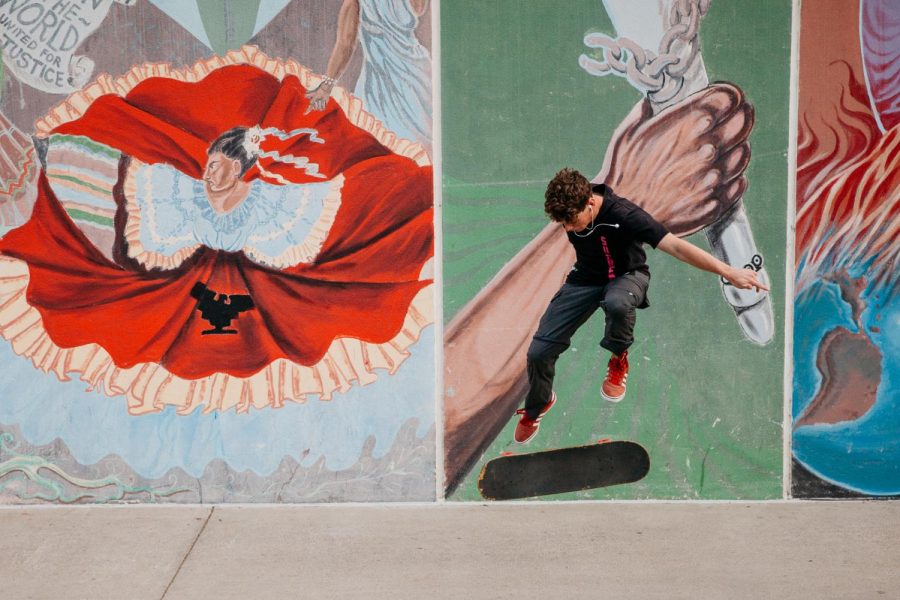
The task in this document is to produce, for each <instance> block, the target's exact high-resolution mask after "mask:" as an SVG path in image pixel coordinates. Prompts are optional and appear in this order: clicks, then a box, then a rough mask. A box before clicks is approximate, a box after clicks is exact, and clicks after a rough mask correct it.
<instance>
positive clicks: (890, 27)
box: [792, 0, 900, 497]
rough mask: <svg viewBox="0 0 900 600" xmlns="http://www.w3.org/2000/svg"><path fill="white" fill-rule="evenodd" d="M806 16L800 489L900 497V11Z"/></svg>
mask: <svg viewBox="0 0 900 600" xmlns="http://www.w3.org/2000/svg"><path fill="white" fill-rule="evenodd" d="M801 19H802V23H803V28H802V31H801V35H800V89H799V92H800V93H799V96H800V100H799V132H798V140H799V150H798V157H797V242H796V244H797V247H796V257H797V264H796V289H795V299H794V301H795V309H794V310H795V317H794V329H795V332H794V389H793V407H792V414H793V428H792V431H793V459H794V462H793V494H794V495H795V496H797V497H846V496H854V495H872V496H876V495H877V496H884V495H896V494H900V443H898V440H900V417H898V415H900V410H898V408H900V407H898V400H900V392H898V389H900V388H898V377H900V367H898V356H900V346H898V340H900V331H898V329H897V324H898V318H897V314H898V313H897V311H898V296H897V280H898V279H897V257H898V252H900V245H898V244H897V218H898V216H900V203H898V200H900V188H898V183H900V175H898V164H897V161H898V155H900V153H898V146H897V136H898V127H897V124H898V118H897V116H898V115H897V95H898V90H900V87H898V86H900V78H898V76H897V74H898V71H897V70H898V64H900V62H898V60H897V59H898V55H900V44H898V39H900V38H898V33H900V6H898V5H897V3H896V2H890V1H888V0H885V1H879V0H862V1H852V2H841V1H836V0H835V1H822V2H811V3H804V5H803V12H802V15H801Z"/></svg>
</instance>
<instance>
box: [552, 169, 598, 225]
mask: <svg viewBox="0 0 900 600" xmlns="http://www.w3.org/2000/svg"><path fill="white" fill-rule="evenodd" d="M590 198H591V184H590V182H589V181H588V180H587V178H586V177H585V176H584V175H582V174H581V173H579V172H578V171H576V170H575V169H569V168H565V169H562V170H560V171H559V172H558V173H557V174H556V175H554V176H553V179H551V180H550V183H549V184H548V185H547V191H546V192H545V193H544V212H546V213H547V216H549V217H550V218H551V219H552V220H554V221H556V222H557V223H570V222H571V221H572V220H573V219H575V216H576V215H578V213H580V212H581V211H583V210H584V207H585V206H586V205H587V202H588V200H590Z"/></svg>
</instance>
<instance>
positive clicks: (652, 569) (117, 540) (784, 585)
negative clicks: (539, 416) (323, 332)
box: [0, 501, 900, 600]
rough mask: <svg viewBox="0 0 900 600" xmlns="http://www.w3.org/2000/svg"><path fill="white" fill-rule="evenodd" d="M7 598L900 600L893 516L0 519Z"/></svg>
mask: <svg viewBox="0 0 900 600" xmlns="http://www.w3.org/2000/svg"><path fill="white" fill-rule="evenodd" d="M0 557H2V558H0V598H3V599H13V600H20V599H21V600H25V599H54V600H55V599H61V598H65V599H90V600H101V599H105V598H113V599H116V600H121V599H126V600H145V599H146V600H161V599H163V600H184V599H191V600H195V599H206V598H210V599H215V600H231V599H238V598H240V599H242V600H243V599H253V600H266V599H284V598H291V599H292V598H315V599H320V598H342V599H343V598H367V599H374V598H390V599H399V598H415V599H421V598H460V599H479V598H517V599H518V598H548V599H553V598H566V599H569V598H616V599H620V598H640V599H645V598H646V599H655V598H660V599H663V598H664V599H673V598H691V599H696V598H714V599H719V598H727V599H736V598H754V599H760V598H777V599H782V598H815V599H822V598H839V599H844V598H900V567H898V565H900V502H896V501H892V502H859V501H855V502H849V501H846V502H799V501H797V502H761V503H731V502H723V503H707V502H690V503H664V502H662V503H660V502H635V503H617V502H604V503H554V502H526V503H516V504H489V505H483V504H451V503H447V504H438V505H376V506H359V505H352V506H351V505H327V506H215V507H210V506H188V507H183V506H104V507H83V506H79V507H5V508H2V509H0Z"/></svg>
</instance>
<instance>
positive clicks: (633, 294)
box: [525, 271, 650, 418]
mask: <svg viewBox="0 0 900 600" xmlns="http://www.w3.org/2000/svg"><path fill="white" fill-rule="evenodd" d="M649 284H650V277H649V276H648V275H646V274H644V273H642V272H639V271H633V272H631V273H626V274H625V275H622V276H619V277H616V278H615V279H613V280H612V281H610V282H609V283H608V284H606V285H604V286H587V285H572V284H570V283H566V284H564V285H563V286H562V287H561V288H560V290H559V291H558V292H556V295H555V296H553V299H552V300H550V305H549V306H547V310H546V311H545V312H544V316H542V317H541V322H540V324H539V325H538V328H537V332H535V334H534V338H533V339H532V340H531V345H530V346H529V347H528V386H529V387H528V395H527V396H526V397H525V410H526V411H528V416H530V417H532V418H533V417H536V416H537V415H538V413H539V412H540V410H541V408H543V407H544V405H545V404H547V402H549V401H550V395H551V393H552V391H553V377H554V375H555V374H556V360H557V359H558V358H559V355H560V354H562V353H563V351H564V350H565V349H566V348H568V347H569V344H570V343H571V341H572V336H573V335H574V334H575V332H576V331H577V330H578V328H579V327H581V326H582V325H583V324H584V323H585V322H586V321H587V320H588V319H589V318H590V316H591V315H592V314H594V312H595V311H596V310H597V309H598V308H600V307H603V310H604V312H605V313H606V331H605V332H604V335H603V339H602V340H600V345H601V346H602V347H604V348H606V349H607V350H609V351H610V352H612V353H614V354H621V353H622V352H624V351H625V350H627V349H628V348H629V347H630V346H631V344H632V343H634V321H635V309H637V308H643V307H645V306H647V303H646V299H647V287H648V286H649Z"/></svg>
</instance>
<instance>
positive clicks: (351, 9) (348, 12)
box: [306, 0, 359, 113]
mask: <svg viewBox="0 0 900 600" xmlns="http://www.w3.org/2000/svg"><path fill="white" fill-rule="evenodd" d="M358 29H359V0H344V2H343V4H341V9H340V11H339V12H338V22H337V36H336V39H335V42H334V49H332V51H331V57H330V58H329V59H328V67H327V68H326V69H325V75H326V76H327V77H328V78H329V79H331V80H335V79H338V78H339V77H340V76H341V75H342V74H343V73H344V69H346V68H347V64H348V63H349V62H350V57H351V56H353V50H354V48H356V36H357V32H358ZM333 88H334V83H333V82H332V81H329V80H325V81H322V83H320V84H319V85H318V86H317V87H316V88H315V89H313V90H312V91H310V92H309V93H307V94H306V97H307V98H309V108H307V109H306V112H307V113H308V112H310V111H313V110H325V104H326V103H327V102H328V98H329V96H331V90H332V89H333Z"/></svg>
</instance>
